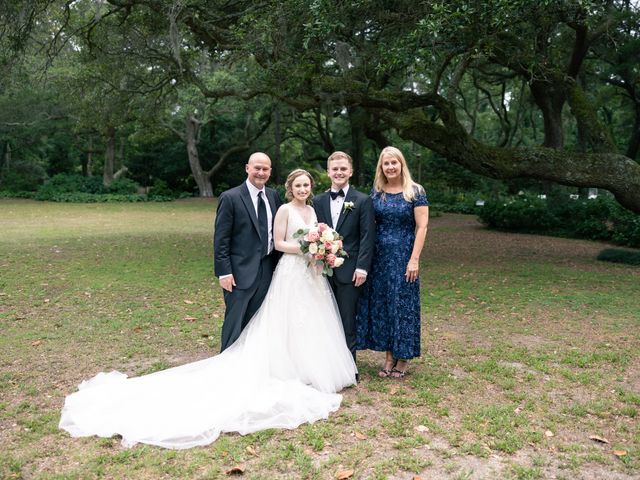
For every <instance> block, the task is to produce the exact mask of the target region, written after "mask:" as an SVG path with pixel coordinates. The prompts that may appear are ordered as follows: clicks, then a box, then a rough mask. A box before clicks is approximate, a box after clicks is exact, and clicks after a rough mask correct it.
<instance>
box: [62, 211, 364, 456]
mask: <svg viewBox="0 0 640 480" xmlns="http://www.w3.org/2000/svg"><path fill="white" fill-rule="evenodd" d="M281 208H288V209H289V223H288V228H287V234H286V239H287V240H288V241H295V240H294V239H293V233H294V232H295V231H296V230H298V229H299V228H305V227H308V226H309V225H306V224H305V223H304V221H303V219H302V217H301V216H300V214H299V213H298V212H296V211H295V209H294V208H292V207H290V206H289V205H285V206H283V207H281ZM313 220H314V221H315V213H314V214H313ZM355 372H356V366H355V363H354V361H353V358H352V356H351V354H350V352H349V350H348V349H347V347H346V345H345V340H344V332H343V329H342V323H341V322H340V316H339V313H338V309H337V306H336V304H335V300H334V298H333V295H332V293H331V289H330V287H329V284H328V282H327V280H326V278H324V277H322V276H321V275H318V274H316V273H315V272H313V270H312V269H310V268H309V267H308V266H307V261H306V260H305V258H304V257H303V256H301V255H295V254H284V255H283V256H282V258H281V259H280V262H279V263H278V266H277V267H276V270H275V272H274V276H273V280H272V282H271V286H270V288H269V292H268V294H267V296H266V299H265V301H264V302H263V304H262V306H261V307H260V309H259V310H258V312H256V314H255V316H254V317H253V318H252V319H251V321H250V322H249V324H248V325H247V327H246V328H245V329H244V331H243V333H242V335H241V336H240V338H238V340H237V341H236V342H235V343H234V344H233V345H232V346H231V347H229V348H228V349H227V350H225V351H224V352H223V353H221V354H219V355H217V356H214V357H211V358H207V359H205V360H200V361H197V362H193V363H189V364H187V365H182V366H179V367H175V368H170V369H168V370H163V371H160V372H155V373H152V374H150V375H145V376H142V377H136V378H127V376H126V375H124V374H122V373H119V372H110V373H99V374H98V375H96V376H95V377H93V378H92V379H90V380H88V381H84V382H82V384H80V386H79V390H78V391H77V392H75V393H73V394H71V395H69V396H68V397H67V398H66V401H65V405H64V408H63V410H62V417H61V419H60V428H63V429H65V430H67V431H68V432H69V433H70V434H71V435H72V436H74V437H80V436H89V435H98V436H101V437H110V436H113V435H115V434H119V435H122V443H123V445H125V446H132V445H135V444H136V443H148V444H152V445H159V446H162V447H165V448H176V449H183V448H190V447H194V446H197V445H207V444H209V443H211V442H213V441H214V440H215V439H216V438H217V437H218V436H219V435H220V432H239V433H241V434H247V433H251V432H255V431H258V430H264V429H267V428H295V427H297V426H299V425H300V424H302V423H306V422H315V421H316V420H319V419H323V418H327V417H328V416H329V414H330V413H331V412H333V411H335V410H337V409H338V408H339V406H340V403H341V401H342V396H341V395H339V394H337V393H335V392H338V391H340V390H342V389H343V388H344V387H346V386H348V385H351V384H353V383H354V377H355Z"/></svg>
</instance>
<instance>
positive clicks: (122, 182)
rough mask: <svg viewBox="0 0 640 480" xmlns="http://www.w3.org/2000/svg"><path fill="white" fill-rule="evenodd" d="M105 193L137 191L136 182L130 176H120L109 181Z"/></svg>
mask: <svg viewBox="0 0 640 480" xmlns="http://www.w3.org/2000/svg"><path fill="white" fill-rule="evenodd" d="M106 193H113V194H117V195H129V194H132V193H138V184H137V183H136V182H134V181H133V180H131V179H130V178H126V177H120V178H117V179H115V180H114V181H113V182H111V185H109V187H107V189H106Z"/></svg>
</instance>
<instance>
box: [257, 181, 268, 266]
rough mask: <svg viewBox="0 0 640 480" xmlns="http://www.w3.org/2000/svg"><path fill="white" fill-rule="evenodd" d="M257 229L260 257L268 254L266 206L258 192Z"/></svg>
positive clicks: (260, 193)
mask: <svg viewBox="0 0 640 480" xmlns="http://www.w3.org/2000/svg"><path fill="white" fill-rule="evenodd" d="M258 229H259V233H260V238H261V239H262V256H263V257H264V256H265V255H266V254H267V253H268V252H269V227H268V226H267V206H266V205H265V203H264V198H263V197H262V192H258Z"/></svg>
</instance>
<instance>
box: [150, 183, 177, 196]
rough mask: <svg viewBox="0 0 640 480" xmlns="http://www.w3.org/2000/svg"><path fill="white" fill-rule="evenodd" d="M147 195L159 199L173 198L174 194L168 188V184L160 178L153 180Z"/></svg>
mask: <svg viewBox="0 0 640 480" xmlns="http://www.w3.org/2000/svg"><path fill="white" fill-rule="evenodd" d="M149 195H151V196H160V197H175V194H174V192H173V191H172V190H171V189H170V188H169V184H168V183H167V182H165V181H164V180H162V179H160V178H154V179H153V185H151V188H150V189H149Z"/></svg>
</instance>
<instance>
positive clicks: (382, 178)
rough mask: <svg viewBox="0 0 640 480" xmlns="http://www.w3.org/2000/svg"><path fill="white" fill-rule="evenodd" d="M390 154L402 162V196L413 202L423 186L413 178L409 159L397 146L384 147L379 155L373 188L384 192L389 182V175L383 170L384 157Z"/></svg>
mask: <svg viewBox="0 0 640 480" xmlns="http://www.w3.org/2000/svg"><path fill="white" fill-rule="evenodd" d="M385 155H389V156H390V157H393V158H395V159H396V160H398V162H400V165H401V167H402V170H401V175H402V196H403V197H404V199H405V200H406V201H407V202H412V201H413V200H414V198H416V193H417V192H420V191H421V190H422V187H421V186H420V185H418V184H417V183H415V182H414V181H413V178H411V172H409V167H408V166H407V161H406V160H405V159H404V155H402V152H401V151H400V150H398V149H397V148H396V147H384V148H383V149H382V151H381V152H380V156H379V157H378V165H377V166H376V176H375V179H374V180H373V189H374V190H375V191H376V192H382V191H383V190H384V186H385V185H386V184H387V183H388V181H387V177H386V175H385V174H384V172H383V171H382V157H384V156H385Z"/></svg>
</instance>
